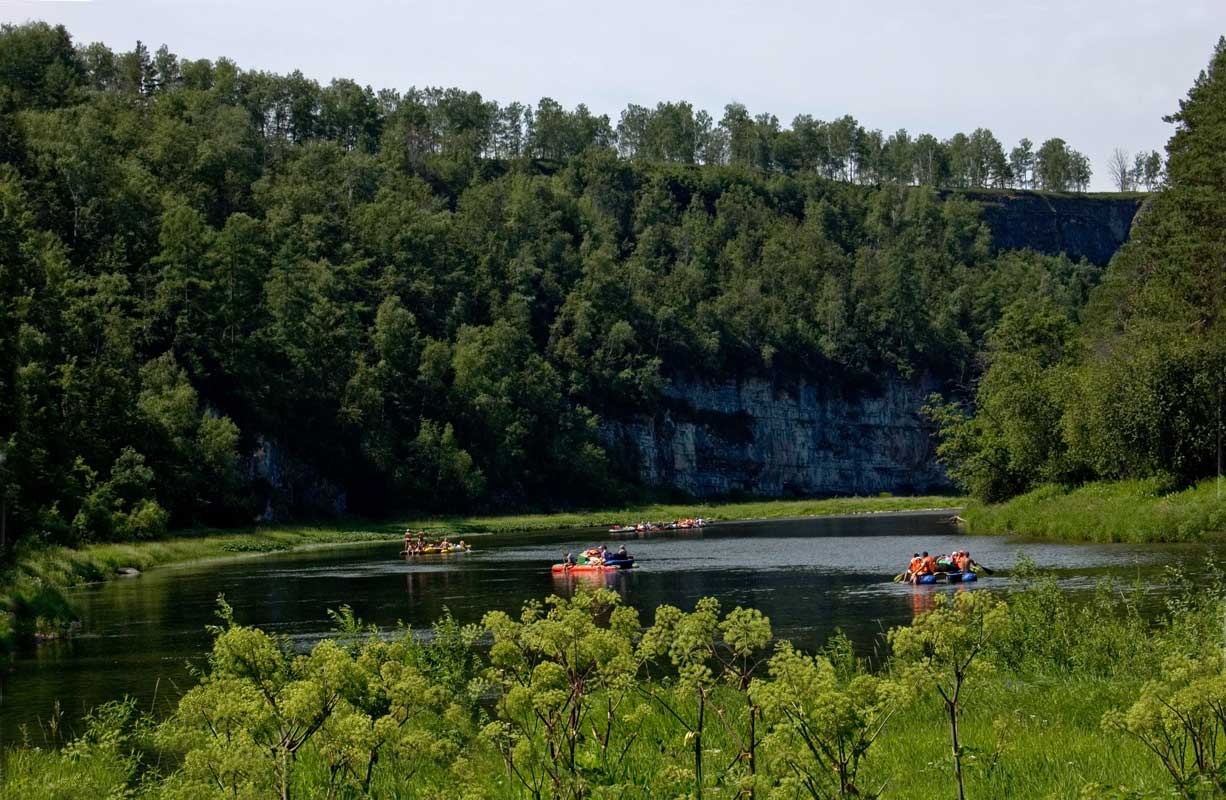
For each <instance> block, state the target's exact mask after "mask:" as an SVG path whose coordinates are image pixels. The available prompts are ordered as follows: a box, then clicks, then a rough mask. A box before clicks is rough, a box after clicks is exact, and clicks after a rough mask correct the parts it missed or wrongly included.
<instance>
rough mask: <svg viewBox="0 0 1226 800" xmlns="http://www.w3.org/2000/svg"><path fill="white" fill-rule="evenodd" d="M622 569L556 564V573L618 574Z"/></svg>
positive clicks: (598, 565)
mask: <svg viewBox="0 0 1226 800" xmlns="http://www.w3.org/2000/svg"><path fill="white" fill-rule="evenodd" d="M619 569H621V567H618V566H606V565H604V564H575V565H574V566H567V565H566V564H554V565H553V571H554V572H616V571H617V570H619Z"/></svg>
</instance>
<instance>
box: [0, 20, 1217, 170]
mask: <svg viewBox="0 0 1226 800" xmlns="http://www.w3.org/2000/svg"><path fill="white" fill-rule="evenodd" d="M31 19H41V20H46V21H48V22H51V23H62V24H63V25H64V26H65V27H67V28H68V30H69V32H70V33H71V34H72V35H73V38H74V40H75V41H77V42H78V43H88V42H93V41H101V42H105V43H106V44H107V45H109V46H111V47H112V48H114V49H116V50H130V49H131V48H132V46H133V45H134V44H135V42H136V40H138V39H139V40H141V41H143V42H144V43H145V44H146V45H148V46H149V47H150V48H151V49H156V48H157V47H158V46H159V45H161V44H166V45H168V46H169V47H170V49H171V51H173V52H174V53H176V54H178V55H180V56H183V57H187V58H217V57H219V56H226V57H229V58H231V59H232V60H234V61H235V62H237V63H238V64H239V66H241V67H243V68H246V69H263V70H271V71H275V72H289V71H292V70H294V69H301V70H302V71H303V73H305V74H306V75H308V76H310V77H312V78H315V79H317V80H319V81H321V82H324V83H326V82H327V81H329V80H331V79H332V78H334V77H348V78H352V79H354V80H356V81H358V82H359V83H362V84H369V85H371V86H372V87H374V88H375V89H379V88H384V87H388V88H398V89H407V88H408V87H410V86H458V87H461V88H464V89H469V90H476V91H479V92H480V93H481V94H482V95H483V96H485V97H486V98H490V99H494V100H498V101H499V102H504V103H505V102H509V101H511V100H519V101H521V102H532V103H535V101H536V100H538V99H539V98H541V97H543V96H548V97H552V98H554V99H555V100H557V101H559V102H560V103H562V104H563V105H565V106H567V107H572V106H574V105H576V104H578V103H586V104H587V105H588V107H589V108H591V109H592V110H593V111H595V112H596V113H606V114H608V115H609V117H610V118H611V119H612V121H613V123H614V124H616V122H617V118H618V116H619V114H620V113H621V110H622V109H624V108H625V107H626V105H627V104H628V103H638V104H641V105H654V104H655V103H656V102H658V101H661V100H689V101H690V102H691V103H693V104H694V106H695V107H696V108H705V109H707V110H709V111H710V112H711V113H712V115H713V116H714V117H715V118H716V119H718V118H719V117H720V116H722V109H723V107H724V105H725V104H726V103H728V102H731V101H737V102H741V103H744V104H745V105H746V106H747V107H748V108H749V110H750V112H751V113H754V114H756V113H759V112H762V111H768V112H770V113H773V114H775V115H777V116H778V117H779V119H780V121H781V122H782V123H783V124H785V125H786V124H788V123H789V122H790V121H791V119H792V118H793V117H794V116H795V115H797V114H801V113H808V114H812V115H813V116H815V117H817V118H819V119H833V118H836V117H839V116H842V115H843V114H851V115H853V116H854V117H856V118H857V119H858V120H859V121H860V123H861V124H863V125H865V126H866V127H868V128H880V129H882V130H883V131H885V132H886V133H887V134H889V133H891V132H893V131H894V130H897V129H898V128H906V129H907V130H908V131H910V132H911V134H912V135H916V134H918V133H924V132H927V133H933V134H935V135H937V136H938V137H940V138H946V137H948V136H950V135H952V134H954V133H956V132H957V131H965V132H968V133H969V132H970V131H972V130H974V129H975V128H977V127H987V128H990V129H991V130H992V131H993V132H994V133H995V134H996V136H997V138H999V139H1000V140H1001V142H1002V143H1004V145H1005V149H1006V151H1007V150H1008V149H1009V148H1011V147H1012V146H1013V145H1014V144H1016V143H1017V141H1018V140H1019V139H1021V138H1022V137H1028V138H1030V139H1031V140H1032V141H1034V142H1035V143H1036V145H1037V144H1038V143H1040V142H1042V141H1043V140H1044V139H1047V138H1049V137H1052V136H1059V137H1061V138H1063V139H1065V140H1066V141H1067V142H1068V143H1069V144H1070V146H1072V147H1075V148H1076V149H1078V150H1081V151H1082V152H1084V153H1086V154H1087V155H1088V156H1089V157H1090V159H1091V162H1092V164H1093V167H1094V180H1093V183H1092V188H1094V189H1109V188H1111V187H1110V179H1109V177H1108V174H1107V159H1108V157H1109V156H1110V154H1111V152H1112V150H1113V149H1114V148H1116V147H1121V148H1123V149H1125V150H1127V151H1129V152H1133V153H1135V152H1137V151H1139V150H1145V151H1148V150H1151V149H1157V150H1161V149H1162V147H1163V145H1164V144H1165V143H1166V140H1167V138H1168V137H1169V136H1170V133H1171V126H1170V125H1169V124H1168V123H1165V122H1163V121H1162V116H1163V115H1164V114H1169V113H1171V112H1172V111H1175V110H1176V109H1177V108H1178V101H1179V99H1180V98H1182V97H1184V96H1186V94H1187V91H1188V88H1189V87H1190V86H1191V85H1192V82H1193V81H1194V80H1195V79H1196V76H1197V74H1198V73H1199V72H1200V70H1202V69H1203V68H1204V67H1205V65H1206V64H1208V62H1209V57H1210V55H1211V53H1212V50H1213V46H1214V44H1215V43H1216V42H1217V40H1218V37H1219V36H1220V35H1222V34H1224V33H1226V0H1109V1H1105V2H1104V1H1102V0H1062V1H1060V2H1057V1H1055V0H1052V1H1047V0H1011V1H1010V2H1008V3H1001V2H998V1H997V2H993V0H910V1H909V2H903V1H901V0H859V1H858V2H857V1H856V0H810V2H801V1H800V0H755V1H753V2H750V1H749V0H742V1H741V2H731V1H730V0H705V2H699V1H698V0H676V1H674V2H670V1H669V0H654V1H653V0H620V2H605V3H590V2H582V1H581V0H571V1H570V2H566V1H565V0H514V1H513V0H503V1H502V2H479V1H478V0H439V1H437V2H418V1H416V0H405V1H404V2H394V1H393V0H348V1H347V2H343V1H341V0H334V1H332V2H327V1H325V0H297V2H289V1H288V0H0V20H2V21H4V22H25V21H27V20H31Z"/></svg>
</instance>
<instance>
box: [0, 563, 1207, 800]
mask: <svg viewBox="0 0 1226 800" xmlns="http://www.w3.org/2000/svg"><path fill="white" fill-rule="evenodd" d="M1017 577H1018V583H1017V584H1015V587H1014V588H1013V589H1011V590H1009V591H1008V592H1006V593H1005V594H1003V595H1001V596H998V595H996V594H993V593H988V592H982V591H973V592H958V593H955V594H952V595H944V594H940V595H937V596H936V597H935V598H934V604H933V607H932V608H931V610H929V611H927V612H925V613H923V614H921V615H920V616H919V617H918V618H917V619H916V620H915V622H914V623H913V624H912V625H910V626H905V627H901V628H897V629H894V630H891V631H889V632H888V635H886V636H885V637H884V638H883V641H882V646H883V647H885V648H886V650H885V651H883V652H882V653H881V654H879V657H878V658H877V659H876V660H875V661H876V666H875V667H871V668H870V666H869V665H868V664H867V663H866V662H865V661H863V660H861V659H859V658H857V657H856V655H855V654H854V653H853V651H852V649H851V645H850V642H848V641H847V640H846V639H845V638H843V637H841V636H836V637H835V638H834V639H832V640H831V641H830V642H829V643H828V644H827V645H826V646H825V647H824V648H823V649H822V650H821V651H820V652H818V653H816V654H805V653H801V652H798V651H796V650H795V649H794V648H793V647H792V646H791V645H790V644H788V643H786V642H778V643H776V642H773V641H772V636H771V627H770V622H769V620H767V619H766V618H765V617H763V616H762V615H761V614H759V613H758V612H756V611H753V610H752V609H745V608H736V609H732V610H730V611H725V610H724V609H721V607H720V605H719V604H718V603H717V602H716V601H715V600H713V599H710V598H708V599H705V600H702V601H701V602H699V603H698V604H697V606H696V607H695V608H694V609H692V610H689V611H684V610H681V609H677V608H672V607H668V606H662V607H660V608H658V609H656V610H655V614H654V619H653V620H652V621H651V623H650V624H648V625H646V626H644V625H643V623H642V622H641V621H640V619H639V615H638V612H637V611H635V610H634V609H632V608H630V607H627V606H624V605H622V604H621V602H620V600H619V597H618V595H617V594H616V593H614V592H610V591H608V590H597V591H594V592H584V593H580V594H578V595H576V596H575V597H574V598H572V599H561V598H557V597H553V598H550V599H549V600H548V601H547V602H546V603H544V604H541V603H539V602H529V603H528V604H526V605H525V606H524V608H523V611H522V613H521V614H520V615H519V616H517V617H512V616H510V615H508V614H506V613H503V612H494V613H490V614H487V615H486V617H485V618H484V620H483V621H482V622H481V624H480V625H468V626H461V625H459V624H457V623H456V622H455V620H453V619H451V618H450V617H444V618H443V619H441V620H439V621H438V622H437V623H436V624H435V625H434V628H433V630H432V631H431V632H430V635H428V636H425V637H422V636H417V635H414V634H413V633H412V632H410V631H408V630H404V629H401V630H396V631H375V630H373V629H367V628H364V627H363V626H362V625H361V624H360V622H359V621H358V620H356V619H354V618H353V616H352V614H350V613H349V612H348V611H347V610H345V609H341V610H340V611H338V612H337V613H336V614H335V615H334V618H335V620H336V623H337V628H336V633H335V635H334V636H333V637H332V638H328V639H325V640H323V641H321V642H319V643H317V644H315V645H314V646H312V647H311V648H309V650H301V649H299V650H295V649H294V648H292V647H291V646H290V643H289V642H288V641H286V640H281V639H278V638H277V637H274V636H271V635H268V634H266V633H264V632H263V631H260V630H257V629H252V628H248V627H243V626H241V625H238V624H236V623H235V622H234V620H233V617H232V615H231V612H230V610H229V608H228V607H227V606H226V605H225V604H224V602H222V604H221V612H220V617H221V621H220V624H219V625H218V626H217V627H216V628H215V629H214V637H215V638H214V643H213V648H212V652H211V653H210V654H209V656H208V661H207V665H206V666H205V667H204V668H203V670H202V672H201V675H200V683H199V684H198V685H197V686H196V687H194V688H192V689H190V690H189V691H187V692H186V693H185V694H184V695H183V696H182V698H181V699H180V700H179V702H178V706H177V709H176V710H174V712H173V713H171V714H170V715H169V716H168V717H167V718H165V719H161V720H154V719H151V718H149V717H147V716H145V715H143V714H141V713H140V712H139V711H138V710H137V709H136V708H134V707H133V704H132V703H131V702H129V701H120V702H116V703H112V704H108V705H106V706H104V707H102V708H100V709H98V710H96V711H95V712H94V714H93V715H92V717H91V718H90V719H89V720H88V722H87V724H86V725H85V729H84V730H83V731H82V732H81V733H80V734H79V735H77V736H75V737H72V738H71V739H70V741H68V742H67V743H66V744H63V743H61V742H54V741H53V742H49V743H48V742H42V741H36V739H37V737H38V734H37V733H36V732H31V733H30V734H29V737H28V741H26V742H25V743H24V744H22V745H21V746H20V747H17V748H14V749H11V750H9V751H7V752H6V753H5V755H4V774H3V781H4V784H3V787H4V791H5V793H6V796H12V797H23V798H30V800H37V799H38V798H53V797H55V798H58V797H85V796H89V797H120V796H131V797H150V798H153V797H194V798H203V797H253V798H255V797H271V796H279V797H283V798H288V797H362V796H376V797H393V796H395V797H405V798H464V797H467V798H567V800H570V799H572V798H575V799H577V798H602V797H606V798H614V797H618V798H659V797H694V798H736V797H740V798H744V797H763V798H766V797H771V798H803V797H808V798H853V797H854V798H862V797H877V796H880V797H912V796H914V795H915V794H916V792H917V791H920V792H923V793H924V794H927V795H933V796H950V795H953V794H955V793H957V794H958V795H959V796H965V797H1010V798H1052V797H1068V798H1105V797H1112V798H1121V799H1123V798H1144V797H1155V798H1156V797H1169V796H1178V797H1183V798H1208V797H1220V796H1223V794H1224V792H1226V779H1224V778H1223V775H1224V774H1226V754H1224V753H1221V752H1220V750H1219V749H1218V747H1219V743H1220V741H1221V739H1222V737H1223V736H1226V714H1223V711H1222V697H1223V696H1224V694H1226V684H1224V683H1223V681H1224V680H1226V679H1224V677H1223V676H1224V675H1226V671H1224V669H1223V667H1224V666H1226V665H1223V663H1222V659H1223V655H1222V653H1223V645H1224V644H1226V642H1224V641H1223V634H1222V629H1221V619H1222V614H1223V610H1224V608H1223V602H1226V580H1224V578H1226V576H1223V575H1222V574H1220V573H1216V572H1215V574H1214V576H1213V577H1212V578H1211V579H1209V580H1208V581H1205V580H1197V581H1195V582H1192V581H1188V580H1186V579H1184V578H1183V577H1182V576H1180V575H1178V574H1173V575H1172V576H1171V579H1172V582H1173V583H1174V584H1175V586H1176V589H1175V591H1173V592H1172V594H1171V596H1170V599H1169V600H1168V603H1167V610H1166V612H1165V613H1163V614H1160V615H1159V616H1158V617H1157V618H1156V619H1149V618H1147V617H1145V616H1144V615H1142V614H1141V613H1140V612H1139V610H1138V607H1137V605H1136V602H1135V601H1136V599H1137V598H1135V597H1133V596H1132V595H1131V594H1129V593H1128V592H1122V591H1119V587H1112V586H1109V585H1103V586H1102V587H1100V591H1099V592H1098V593H1097V594H1096V595H1095V598H1094V600H1093V601H1092V602H1090V603H1088V604H1087V603H1082V604H1077V603H1074V602H1072V601H1071V600H1070V599H1069V598H1068V596H1067V595H1065V594H1064V593H1063V592H1061V591H1060V590H1059V588H1058V587H1057V586H1056V583H1055V580H1054V579H1052V578H1048V577H1044V576H1042V575H1039V574H1037V573H1036V572H1035V571H1034V570H1033V567H1029V566H1027V565H1026V564H1022V565H1021V566H1020V567H1019V570H1018V576H1017ZM60 744H63V746H55V745H60ZM49 745H50V746H49Z"/></svg>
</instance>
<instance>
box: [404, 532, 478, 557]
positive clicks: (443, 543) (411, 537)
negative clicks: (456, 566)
mask: <svg viewBox="0 0 1226 800" xmlns="http://www.w3.org/2000/svg"><path fill="white" fill-rule="evenodd" d="M472 550H473V546H472V545H471V544H467V543H466V542H465V541H464V540H463V539H461V540H459V541H458V542H452V541H451V539H449V538H448V537H447V535H446V534H443V538H442V539H437V540H435V541H429V540H428V539H426V532H425V531H417V532H416V533H414V532H413V531H411V530H407V531H405V532H404V550H403V551H401V555H403V556H404V557H405V558H412V557H413V556H446V555H462V554H464V553H471V552H472Z"/></svg>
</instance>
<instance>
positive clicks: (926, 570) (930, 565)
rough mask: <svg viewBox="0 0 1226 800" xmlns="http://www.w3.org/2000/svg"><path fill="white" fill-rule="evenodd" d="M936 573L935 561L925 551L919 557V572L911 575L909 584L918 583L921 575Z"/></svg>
mask: <svg viewBox="0 0 1226 800" xmlns="http://www.w3.org/2000/svg"><path fill="white" fill-rule="evenodd" d="M936 571H937V562H936V559H934V558H933V557H932V556H930V555H928V551H927V550H925V551H924V554H923V555H922V556H921V557H920V567H919V570H918V571H917V572H915V573H913V574H912V575H911V582H912V583H916V582H917V581H919V578H920V576H921V575H931V574H932V573H934V572H936Z"/></svg>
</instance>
